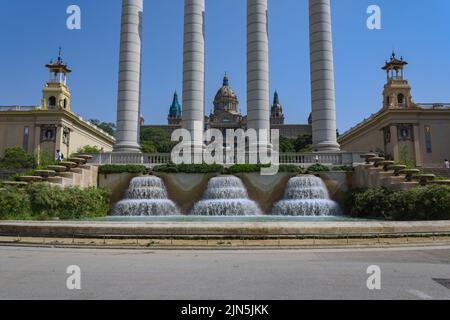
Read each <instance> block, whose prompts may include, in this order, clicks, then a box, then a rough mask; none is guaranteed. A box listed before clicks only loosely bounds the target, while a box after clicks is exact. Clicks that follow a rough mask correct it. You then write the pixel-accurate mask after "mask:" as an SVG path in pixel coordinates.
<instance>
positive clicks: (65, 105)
mask: <svg viewBox="0 0 450 320" xmlns="http://www.w3.org/2000/svg"><path fill="white" fill-rule="evenodd" d="M64 109H67V99H64Z"/></svg>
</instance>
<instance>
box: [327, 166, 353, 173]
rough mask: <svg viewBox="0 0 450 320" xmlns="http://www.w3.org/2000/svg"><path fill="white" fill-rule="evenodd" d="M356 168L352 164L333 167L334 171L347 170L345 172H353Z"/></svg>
mask: <svg viewBox="0 0 450 320" xmlns="http://www.w3.org/2000/svg"><path fill="white" fill-rule="evenodd" d="M354 170H355V168H353V167H352V166H337V167H333V169H332V171H345V172H352V171H354Z"/></svg>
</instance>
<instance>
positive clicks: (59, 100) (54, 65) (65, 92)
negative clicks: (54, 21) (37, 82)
mask: <svg viewBox="0 0 450 320" xmlns="http://www.w3.org/2000/svg"><path fill="white" fill-rule="evenodd" d="M45 67H46V68H48V70H49V71H50V80H49V81H48V82H47V83H46V85H45V86H44V89H43V90H42V108H43V109H44V110H51V109H62V110H66V111H70V92H69V87H68V86H67V75H68V74H69V73H71V72H72V70H70V69H69V68H68V66H67V65H66V64H65V63H64V62H63V60H62V58H61V48H59V53H58V59H57V60H56V62H53V61H50V63H49V64H46V65H45Z"/></svg>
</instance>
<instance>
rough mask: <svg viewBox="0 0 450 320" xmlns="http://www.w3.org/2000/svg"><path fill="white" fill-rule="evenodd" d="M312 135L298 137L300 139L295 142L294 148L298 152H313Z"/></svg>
mask: <svg viewBox="0 0 450 320" xmlns="http://www.w3.org/2000/svg"><path fill="white" fill-rule="evenodd" d="M312 143H313V141H312V135H310V134H304V135H302V136H298V138H297V139H296V140H295V141H294V148H295V151H296V152H311V151H312V147H311V146H312Z"/></svg>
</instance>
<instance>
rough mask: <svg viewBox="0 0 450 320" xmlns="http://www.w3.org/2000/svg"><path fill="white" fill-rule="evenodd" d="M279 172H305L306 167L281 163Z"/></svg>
mask: <svg viewBox="0 0 450 320" xmlns="http://www.w3.org/2000/svg"><path fill="white" fill-rule="evenodd" d="M278 172H289V173H304V172H305V169H304V168H303V167H300V166H296V165H280V167H279V168H278Z"/></svg>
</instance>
